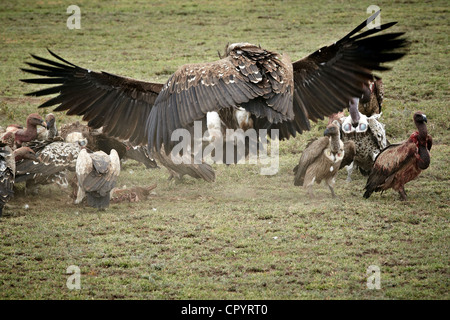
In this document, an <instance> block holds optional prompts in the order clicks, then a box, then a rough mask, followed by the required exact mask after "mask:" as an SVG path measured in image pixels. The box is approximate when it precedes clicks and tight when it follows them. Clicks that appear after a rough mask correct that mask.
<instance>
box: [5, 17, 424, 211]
mask: <svg viewBox="0 0 450 320" xmlns="http://www.w3.org/2000/svg"><path fill="white" fill-rule="evenodd" d="M378 14H379V12H377V13H375V14H373V15H372V16H371V17H370V18H368V19H367V20H364V21H363V22H362V23H361V24H359V25H358V26H357V27H356V28H354V29H353V30H352V31H351V32H350V33H348V34H347V35H346V36H344V37H343V38H342V39H340V40H338V41H336V42H334V43H333V44H331V45H329V46H324V47H322V48H320V49H319V50H317V51H315V52H313V53H312V54H310V55H307V56H306V57H304V58H302V59H300V60H296V61H294V62H291V60H290V58H289V57H288V56H287V55H285V54H279V53H277V52H274V51H269V50H266V49H264V48H261V47H260V46H257V45H253V44H250V43H245V42H244V43H234V44H231V45H227V47H226V49H225V53H224V55H223V56H221V57H220V59H219V60H216V61H213V62H206V63H196V64H187V65H183V66H181V67H180V68H178V70H177V71H175V73H174V74H172V75H171V76H170V77H169V79H168V80H167V82H166V83H153V82H147V81H140V80H135V79H131V78H128V77H123V76H118V75H114V74H111V73H107V72H95V71H92V70H89V69H85V68H82V67H79V66H77V65H75V64H73V63H71V62H69V61H67V60H65V59H63V58H61V57H59V56H58V55H56V54H55V53H53V52H52V51H50V50H48V51H49V53H50V54H51V56H53V57H54V58H55V59H56V60H52V59H47V58H42V57H39V56H36V55H32V57H33V58H34V59H35V60H37V61H36V62H28V63H27V64H28V66H29V67H31V68H23V69H22V70H23V71H24V72H27V73H30V74H33V75H37V76H40V77H39V78H32V79H22V80H21V81H24V82H26V83H32V84H39V85H50V86H49V87H46V88H44V89H39V90H37V91H35V92H31V93H28V94H27V95H31V96H38V97H41V96H47V95H53V97H52V98H51V99H49V100H47V101H46V102H44V103H43V104H41V105H40V106H39V108H45V107H51V106H56V108H55V109H54V110H53V112H61V111H64V112H66V114H67V115H77V116H82V120H83V121H86V122H87V124H86V125H83V124H81V123H79V122H76V123H74V124H71V125H65V126H62V127H61V128H59V130H58V129H57V128H56V124H55V116H54V114H48V115H47V117H46V118H45V119H42V118H41V116H40V115H39V114H37V113H33V114H31V115H30V116H29V117H28V118H27V122H26V127H25V128H23V127H21V126H18V125H10V126H8V127H7V128H6V129H5V130H4V132H3V133H0V137H1V142H0V143H1V144H0V214H1V210H2V208H3V206H4V204H5V203H6V201H8V199H9V198H10V197H11V196H12V194H13V186H14V184H15V183H16V184H17V183H20V182H26V184H27V189H28V188H30V189H31V190H33V188H35V187H36V186H37V185H39V184H43V183H53V182H55V183H58V184H60V185H68V184H71V185H73V186H74V190H76V191H74V193H76V194H75V195H74V198H75V202H76V203H80V202H82V201H83V199H86V202H87V204H88V205H90V206H93V207H97V208H105V207H107V206H108V204H109V201H110V197H111V191H112V190H113V188H114V186H115V183H116V179H117V176H118V175H119V173H120V159H122V158H126V157H128V158H134V159H136V160H138V161H141V162H143V163H144V164H145V165H146V167H147V168H154V167H156V166H157V163H159V164H160V165H162V166H164V167H166V168H167V169H168V170H169V172H170V177H175V178H181V177H183V176H184V175H189V176H192V177H194V178H200V179H204V180H206V181H214V180H215V172H214V170H213V168H212V167H211V165H209V164H208V163H207V162H206V161H204V159H200V160H201V161H200V162H199V161H194V159H196V158H195V157H196V154H195V148H188V149H187V151H186V150H183V154H181V155H178V156H181V157H182V158H184V160H186V159H188V160H191V161H175V160H174V159H176V157H175V155H174V154H173V153H172V150H173V149H174V147H175V146H176V144H177V143H179V140H176V139H175V140H174V139H173V133H174V132H175V131H176V130H177V129H183V130H187V132H190V133H193V131H194V127H195V123H198V122H200V123H201V124H202V126H201V128H202V130H203V131H202V134H203V137H206V138H204V139H203V140H202V141H201V147H202V148H203V149H204V148H206V147H207V146H209V144H210V143H214V141H217V140H218V139H223V138H225V132H226V130H228V129H233V130H238V129H241V130H243V131H244V132H245V131H246V130H250V129H252V130H254V131H256V132H257V133H258V132H261V131H260V130H261V129H266V131H265V132H267V137H268V138H270V139H279V140H281V141H282V140H286V139H289V138H290V137H295V136H296V134H297V133H300V134H301V133H302V132H303V131H305V130H310V129H311V124H310V121H313V122H317V121H318V120H323V119H324V118H325V117H329V124H328V126H327V128H326V130H325V132H324V136H323V137H321V138H318V139H316V140H314V141H311V142H310V143H309V145H308V146H307V147H306V149H305V150H303V152H302V155H301V157H300V161H299V164H298V165H297V166H296V167H295V168H294V172H295V179H294V184H295V185H299V186H304V187H305V188H307V189H308V192H309V194H310V195H311V196H312V195H313V194H312V186H313V185H314V183H320V182H321V181H322V180H324V181H325V182H326V183H327V185H328V186H329V188H330V190H331V193H332V196H333V197H334V196H335V193H334V189H333V185H334V181H335V177H336V173H337V172H338V170H339V169H340V168H342V167H347V170H348V178H347V180H350V179H351V178H350V177H351V173H352V170H353V169H354V168H356V167H357V168H358V169H359V170H360V172H361V173H362V174H364V175H368V180H367V184H366V186H365V193H364V197H366V198H368V197H369V196H370V195H371V193H372V192H377V191H385V190H387V189H389V188H392V189H394V190H396V191H398V192H399V194H400V197H401V199H403V200H406V193H405V190H404V185H405V184H406V183H407V182H408V181H411V180H412V179H414V178H416V177H417V176H418V175H419V173H420V172H421V171H422V170H424V169H426V168H427V167H428V166H429V164H430V153H429V151H430V149H431V145H432V140H431V137H430V136H429V135H428V133H427V128H426V122H427V118H426V116H425V115H424V114H423V113H422V112H416V113H415V114H414V119H413V120H414V123H415V126H416V127H417V131H416V132H414V133H412V134H411V135H410V136H409V138H408V139H407V140H406V141H404V142H400V143H395V144H394V143H392V144H389V143H388V141H387V139H386V132H385V128H384V125H383V124H382V123H381V122H379V118H380V116H381V106H382V101H383V94H384V88H383V83H382V80H381V78H379V77H376V76H374V71H385V70H389V69H390V67H387V66H386V65H385V63H388V62H393V61H395V60H398V59H400V58H402V57H403V56H404V55H405V54H406V53H407V51H408V46H409V42H408V41H407V40H406V39H405V38H404V37H403V34H404V33H402V32H384V31H385V30H387V29H389V28H390V27H392V26H393V25H395V24H396V22H392V23H387V24H383V25H380V26H378V27H377V28H372V29H368V30H366V31H363V29H364V27H365V26H366V25H368V24H370V23H371V22H372V21H373V20H374V19H375V18H376V17H377V16H378ZM344 109H348V112H349V116H347V117H345V115H344V113H343V112H344ZM38 126H39V127H40V126H43V127H45V128H44V129H43V130H40V129H41V128H39V129H38ZM192 136H195V135H191V137H192ZM267 137H260V136H257V139H258V140H259V139H260V138H267ZM193 140H194V139H193ZM193 140H192V141H188V145H189V146H192V145H193V144H194V143H195V141H193ZM247 142H248V141H247ZM235 143H238V142H236V141H235ZM244 143H245V142H244ZM192 150H194V152H193V151H192ZM227 150H228V149H227ZM245 150H246V152H245V154H244V155H241V156H244V157H245V156H248V148H246V149H245ZM223 151H224V155H223V156H224V159H225V156H226V154H225V153H226V150H225V149H224V150H223ZM174 157H175V158H174ZM227 159H228V158H227ZM196 160H198V159H196ZM238 160H239V157H235V158H234V159H233V161H235V162H236V161H238ZM227 163H228V162H227ZM70 172H74V177H73V178H70V177H69V174H68V173H70Z"/></svg>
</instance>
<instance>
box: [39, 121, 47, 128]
mask: <svg viewBox="0 0 450 320" xmlns="http://www.w3.org/2000/svg"><path fill="white" fill-rule="evenodd" d="M40 125H41V126H43V127H44V128H45V129H48V127H47V122H45V121H44V120H42V121H41V123H40Z"/></svg>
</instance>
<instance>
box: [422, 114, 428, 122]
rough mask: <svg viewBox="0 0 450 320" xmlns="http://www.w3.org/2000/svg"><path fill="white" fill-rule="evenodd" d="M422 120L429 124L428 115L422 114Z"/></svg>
mask: <svg viewBox="0 0 450 320" xmlns="http://www.w3.org/2000/svg"><path fill="white" fill-rule="evenodd" d="M422 119H423V122H427V116H426V115H424V114H422Z"/></svg>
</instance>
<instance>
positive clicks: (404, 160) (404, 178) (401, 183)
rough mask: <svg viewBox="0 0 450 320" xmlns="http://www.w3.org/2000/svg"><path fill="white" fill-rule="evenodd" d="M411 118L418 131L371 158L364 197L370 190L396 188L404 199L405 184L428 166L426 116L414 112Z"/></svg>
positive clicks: (429, 140)
mask: <svg viewBox="0 0 450 320" xmlns="http://www.w3.org/2000/svg"><path fill="white" fill-rule="evenodd" d="M413 119H414V123H415V125H416V127H417V130H418V131H416V132H414V133H413V134H411V136H410V137H409V138H408V140H406V141H404V142H402V143H398V144H391V145H390V146H389V147H387V148H386V149H384V150H383V151H382V152H381V153H380V154H379V155H378V156H377V158H376V159H375V163H374V165H373V168H372V171H371V172H370V175H369V178H368V179H367V183H366V186H365V190H366V191H365V193H364V198H369V197H370V195H371V194H372V193H373V192H379V191H381V192H383V191H385V190H388V189H390V188H392V189H394V190H395V191H398V193H399V194H400V199H401V200H406V192H405V184H406V183H408V182H409V181H411V180H413V179H415V178H417V176H418V175H419V174H420V173H421V172H422V170H425V169H427V168H428V166H429V165H430V150H431V146H432V145H433V139H432V138H431V136H430V135H429V134H428V131H427V125H426V122H427V117H426V116H425V114H423V113H422V112H420V111H418V112H416V113H415V114H414V117H413Z"/></svg>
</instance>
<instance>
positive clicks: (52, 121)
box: [45, 113, 56, 130]
mask: <svg viewBox="0 0 450 320" xmlns="http://www.w3.org/2000/svg"><path fill="white" fill-rule="evenodd" d="M55 121H56V119H55V115H54V114H53V113H49V114H48V115H46V116H45V123H46V124H47V126H46V127H47V130H50V129H51V128H53V127H54V126H55Z"/></svg>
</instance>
